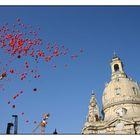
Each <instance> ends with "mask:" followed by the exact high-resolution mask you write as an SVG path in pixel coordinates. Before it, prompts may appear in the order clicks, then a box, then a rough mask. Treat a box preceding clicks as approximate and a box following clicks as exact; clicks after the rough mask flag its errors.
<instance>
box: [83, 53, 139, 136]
mask: <svg viewBox="0 0 140 140" xmlns="http://www.w3.org/2000/svg"><path fill="white" fill-rule="evenodd" d="M91 100H93V97H91ZM96 104H97V103H96ZM102 104H103V108H102V113H103V114H104V117H103V120H100V119H99V120H98V121H95V119H93V118H94V117H95V114H98V115H99V109H97V108H98V107H97V106H96V105H94V108H96V109H95V112H96V113H95V112H94V111H93V110H94V109H90V108H91V105H89V114H88V117H87V121H86V123H85V126H84V128H83V130H82V133H83V134H140V87H139V85H138V83H137V82H135V81H133V80H132V78H129V77H128V76H127V74H126V73H125V71H124V66H123V62H122V61H121V59H120V58H119V57H118V56H117V55H116V54H114V56H113V58H112V60H111V80H110V82H109V83H107V84H105V89H104V91H103V96H102ZM97 110H98V111H97ZM97 112H98V113H97ZM90 118H92V119H93V121H89V119H90Z"/></svg>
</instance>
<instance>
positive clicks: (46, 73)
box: [0, 6, 140, 134]
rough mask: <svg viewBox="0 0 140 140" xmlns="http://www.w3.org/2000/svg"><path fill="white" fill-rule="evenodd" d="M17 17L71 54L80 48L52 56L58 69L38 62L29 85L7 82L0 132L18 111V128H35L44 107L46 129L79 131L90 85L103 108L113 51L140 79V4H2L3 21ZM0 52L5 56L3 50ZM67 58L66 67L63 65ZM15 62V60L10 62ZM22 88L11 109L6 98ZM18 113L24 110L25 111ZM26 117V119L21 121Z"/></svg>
mask: <svg viewBox="0 0 140 140" xmlns="http://www.w3.org/2000/svg"><path fill="white" fill-rule="evenodd" d="M17 17H20V18H21V19H22V20H23V21H24V22H25V23H27V24H31V25H33V26H34V27H38V26H39V27H40V28H41V31H40V36H41V37H42V38H43V39H45V40H47V41H50V42H57V43H58V44H64V45H65V47H67V48H69V49H70V50H71V51H72V52H73V53H74V52H77V51H79V50H80V49H81V48H83V49H84V53H83V54H82V55H81V56H79V57H78V58H77V59H76V60H74V61H72V60H70V59H68V58H67V57H66V58H63V59H62V60H61V61H59V60H56V61H55V63H57V69H56V70H53V69H52V68H51V66H50V65H49V64H46V63H44V62H41V63H40V64H39V71H40V73H41V74H42V75H43V76H42V77H41V78H40V79H39V80H36V81H33V82H31V83H30V84H29V83H28V82H27V81H26V80H25V81H24V82H19V81H18V80H17V79H16V78H14V77H13V78H12V80H11V81H9V82H8V83H7V84H6V85H5V87H6V90H5V91H4V92H0V114H1V115H0V133H5V131H6V125H7V123H8V122H9V121H13V120H12V117H11V115H12V114H18V115H19V130H18V131H19V133H31V132H32V130H33V128H34V127H35V125H34V124H33V121H34V120H37V121H40V120H41V117H42V114H43V113H44V112H49V113H50V114H51V116H50V118H49V123H48V126H47V128H46V132H47V133H52V132H53V131H54V129H55V128H57V130H58V133H66V134H67V133H71V134H74V133H76V134H77V133H80V132H81V130H82V127H83V126H84V122H85V120H86V115H87V113H88V104H89V100H90V97H91V91H92V90H94V91H95V93H96V97H97V101H98V104H99V106H100V108H101V107H102V103H101V102H102V101H101V100H102V93H103V90H104V85H105V83H106V82H109V81H110V78H111V69H110V61H111V58H112V56H113V52H114V51H116V53H117V54H118V55H119V56H120V58H121V59H122V61H123V63H124V66H125V71H126V73H127V74H128V76H130V77H132V78H133V79H134V80H135V81H138V83H139V82H140V80H139V77H140V67H139V64H140V61H139V60H140V55H139V52H140V26H139V25H140V18H139V17H140V7H138V6H137V7H122V6H121V7H117V6H114V7H105V6H104V7H103V6H102V7H100V6H89V7H88V6H87V7H86V6H85V7H84V6H81V7H80V6H79V7H76V6H74V7H71V6H65V7H60V6H50V7H47V6H46V7H45V6H44V7H30V6H28V7H24V6H19V7H8V6H4V7H0V23H1V24H2V23H3V22H5V21H8V22H10V23H12V22H14V21H15V19H16V18H17ZM0 57H1V58H4V59H7V57H6V56H5V55H4V54H3V53H2V52H1V54H0ZM29 61H30V60H29ZM19 63H20V62H19ZM66 63H68V64H69V65H68V68H64V64H66ZM13 67H19V64H18V63H14V64H13ZM2 82H3V81H0V83H2ZM34 87H36V88H37V90H38V91H37V93H36V94H35V93H33V91H32V89H33V88H34ZM20 89H22V90H24V95H23V96H22V97H20V98H19V99H17V100H16V109H12V108H11V107H9V106H8V105H7V101H8V99H9V98H10V97H12V96H13V95H14V94H15V93H16V92H17V91H18V90H20ZM20 112H25V116H24V117H22V116H21V115H20ZM26 119H28V120H29V121H30V122H29V124H26V123H25V120H26Z"/></svg>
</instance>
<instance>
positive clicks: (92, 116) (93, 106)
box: [82, 91, 100, 134]
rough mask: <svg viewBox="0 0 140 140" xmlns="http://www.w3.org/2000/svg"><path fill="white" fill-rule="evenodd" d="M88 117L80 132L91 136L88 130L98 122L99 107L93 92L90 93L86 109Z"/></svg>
mask: <svg viewBox="0 0 140 140" xmlns="http://www.w3.org/2000/svg"><path fill="white" fill-rule="evenodd" d="M88 109H89V110H88V115H87V119H86V122H85V126H84V128H83V130H82V133H84V134H89V133H90V132H91V134H92V133H93V132H92V130H90V129H91V128H92V127H93V126H94V125H95V124H96V123H98V122H99V121H100V114H99V107H98V105H97V101H96V97H95V94H94V92H93V91H92V95H91V99H90V103H89V107H88Z"/></svg>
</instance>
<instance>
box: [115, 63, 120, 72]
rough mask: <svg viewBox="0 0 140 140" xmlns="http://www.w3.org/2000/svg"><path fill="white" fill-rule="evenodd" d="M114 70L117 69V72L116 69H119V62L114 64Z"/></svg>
mask: <svg viewBox="0 0 140 140" xmlns="http://www.w3.org/2000/svg"><path fill="white" fill-rule="evenodd" d="M114 70H115V72H116V71H119V65H118V64H115V65H114Z"/></svg>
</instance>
